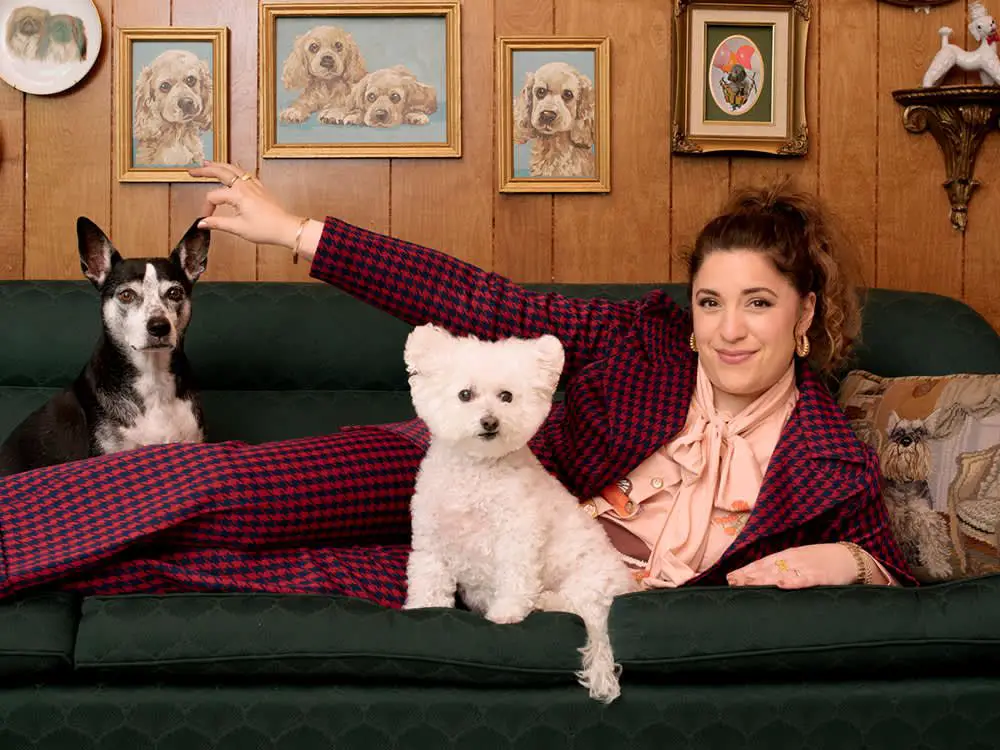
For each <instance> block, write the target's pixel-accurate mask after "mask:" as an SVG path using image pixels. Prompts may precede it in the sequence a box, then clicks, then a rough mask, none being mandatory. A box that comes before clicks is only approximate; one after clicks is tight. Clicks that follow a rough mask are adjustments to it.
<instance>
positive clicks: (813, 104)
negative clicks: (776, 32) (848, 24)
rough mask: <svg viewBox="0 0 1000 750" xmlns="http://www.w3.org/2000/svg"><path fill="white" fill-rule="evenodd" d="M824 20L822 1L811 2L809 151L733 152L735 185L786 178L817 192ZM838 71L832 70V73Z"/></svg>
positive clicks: (759, 184)
mask: <svg viewBox="0 0 1000 750" xmlns="http://www.w3.org/2000/svg"><path fill="white" fill-rule="evenodd" d="M822 35H823V21H822V14H821V12H820V4H819V3H818V2H815V1H814V2H813V3H812V4H811V6H810V17H809V33H808V35H807V37H806V125H807V126H808V128H809V151H808V153H807V154H806V155H805V156H804V157H797V156H796V157H787V158H786V157H769V156H751V155H734V156H733V157H732V170H731V171H730V177H731V182H732V187H733V189H739V188H741V187H768V186H771V185H773V184H775V183H777V182H780V181H782V180H785V179H790V180H791V186H792V187H794V188H796V189H798V190H804V191H807V192H815V190H816V186H817V182H818V176H819V149H820V135H819V133H820V131H821V130H822V128H821V125H820V111H819V78H820V66H821V65H822V60H823V53H822V44H823V43H822ZM834 74H835V73H834V72H832V71H831V75H834Z"/></svg>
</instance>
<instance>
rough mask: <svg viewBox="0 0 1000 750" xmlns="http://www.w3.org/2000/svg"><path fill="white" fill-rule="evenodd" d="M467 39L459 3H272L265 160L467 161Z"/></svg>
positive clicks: (265, 17) (264, 19)
mask: <svg viewBox="0 0 1000 750" xmlns="http://www.w3.org/2000/svg"><path fill="white" fill-rule="evenodd" d="M460 39H461V31H460V27H459V0H446V1H445V2H379V3H374V2H372V3H351V4H334V3H329V4H324V3H291V4H289V3H269V2H264V3H262V4H261V6H260V56H259V59H260V85H261V88H262V91H261V108H260V141H261V154H262V156H264V157H359V156H360V157H411V156H412V157H421V156H443V157H448V156H461V154H462V133H461V127H462V125H461V107H462V102H461V52H460V47H461V42H460Z"/></svg>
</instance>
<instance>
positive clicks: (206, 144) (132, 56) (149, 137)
mask: <svg viewBox="0 0 1000 750" xmlns="http://www.w3.org/2000/svg"><path fill="white" fill-rule="evenodd" d="M227 60H228V53H227V30H226V29H225V28H180V27H165V28H141V29H140V28H121V29H118V37H117V45H116V47H115V68H116V85H115V129H116V132H115V138H116V141H115V142H116V146H117V149H116V150H117V161H118V179H119V181H121V182H201V181H204V178H197V177H191V176H190V175H189V174H188V172H187V170H188V169H189V168H190V167H192V166H194V165H196V164H199V163H201V162H202V161H203V160H205V159H210V160H212V161H228V159H229V141H228V122H229V117H228V106H229V105H228V103H229V96H228V91H229V83H228V70H227Z"/></svg>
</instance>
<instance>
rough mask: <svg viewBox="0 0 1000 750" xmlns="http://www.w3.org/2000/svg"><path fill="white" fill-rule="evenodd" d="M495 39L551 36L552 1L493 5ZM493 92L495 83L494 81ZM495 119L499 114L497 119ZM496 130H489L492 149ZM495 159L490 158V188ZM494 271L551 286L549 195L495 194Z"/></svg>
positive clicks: (523, 0) (516, 0) (506, 0)
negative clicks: (500, 37) (521, 36)
mask: <svg viewBox="0 0 1000 750" xmlns="http://www.w3.org/2000/svg"><path fill="white" fill-rule="evenodd" d="M495 3H496V8H495V13H494V17H495V24H496V34H497V36H498V37H499V36H518V35H522V34H524V35H528V34H532V35H533V34H540V35H545V34H551V33H552V32H553V27H554V23H555V20H554V19H555V6H554V0H495ZM493 86H494V87H495V86H496V80H494V81H493ZM496 116H497V117H499V112H498V113H497V115H496ZM497 129H498V125H496V126H494V129H493V141H494V144H495V143H496V139H497ZM497 169H498V165H497V155H496V153H495V152H494V155H493V170H492V172H491V175H492V176H493V180H494V184H495V181H496V173H497ZM493 270H494V271H496V272H497V273H499V274H502V275H504V276H507V277H509V278H512V279H514V280H515V281H520V282H527V281H551V280H552V195H550V194H539V193H535V194H528V195H522V194H518V193H501V192H499V191H497V192H496V196H495V198H494V202H493Z"/></svg>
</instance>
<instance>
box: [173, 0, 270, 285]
mask: <svg viewBox="0 0 1000 750" xmlns="http://www.w3.org/2000/svg"><path fill="white" fill-rule="evenodd" d="M172 21H173V24H172V25H173V26H210V27H219V26H228V27H229V28H230V33H229V35H228V47H229V160H230V161H231V162H239V163H240V164H241V165H244V166H245V167H246V169H248V170H250V171H256V162H257V3H256V2H255V0H229V1H228V2H226V3H206V2H205V0H173V12H172ZM212 187H213V186H211V185H205V184H202V183H183V182H180V183H174V184H172V185H171V186H170V247H173V246H174V245H175V244H176V243H177V242H178V241H179V240H180V239H181V237H183V236H184V232H186V231H187V229H188V227H190V226H191V224H192V222H194V220H195V219H197V218H198V214H199V213H200V211H201V206H202V204H203V203H204V200H205V193H206V192H207V191H208V190H209V189H211V188H212ZM256 277H257V253H256V248H255V247H254V246H253V245H252V244H251V243H249V242H246V241H244V240H239V239H237V238H236V237H233V236H232V235H227V234H225V233H223V232H215V233H214V235H213V237H212V244H211V248H210V250H209V259H208V270H207V271H206V272H205V275H204V276H203V277H202V278H204V279H205V280H214V281H252V280H254V279H255V278H256Z"/></svg>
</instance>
